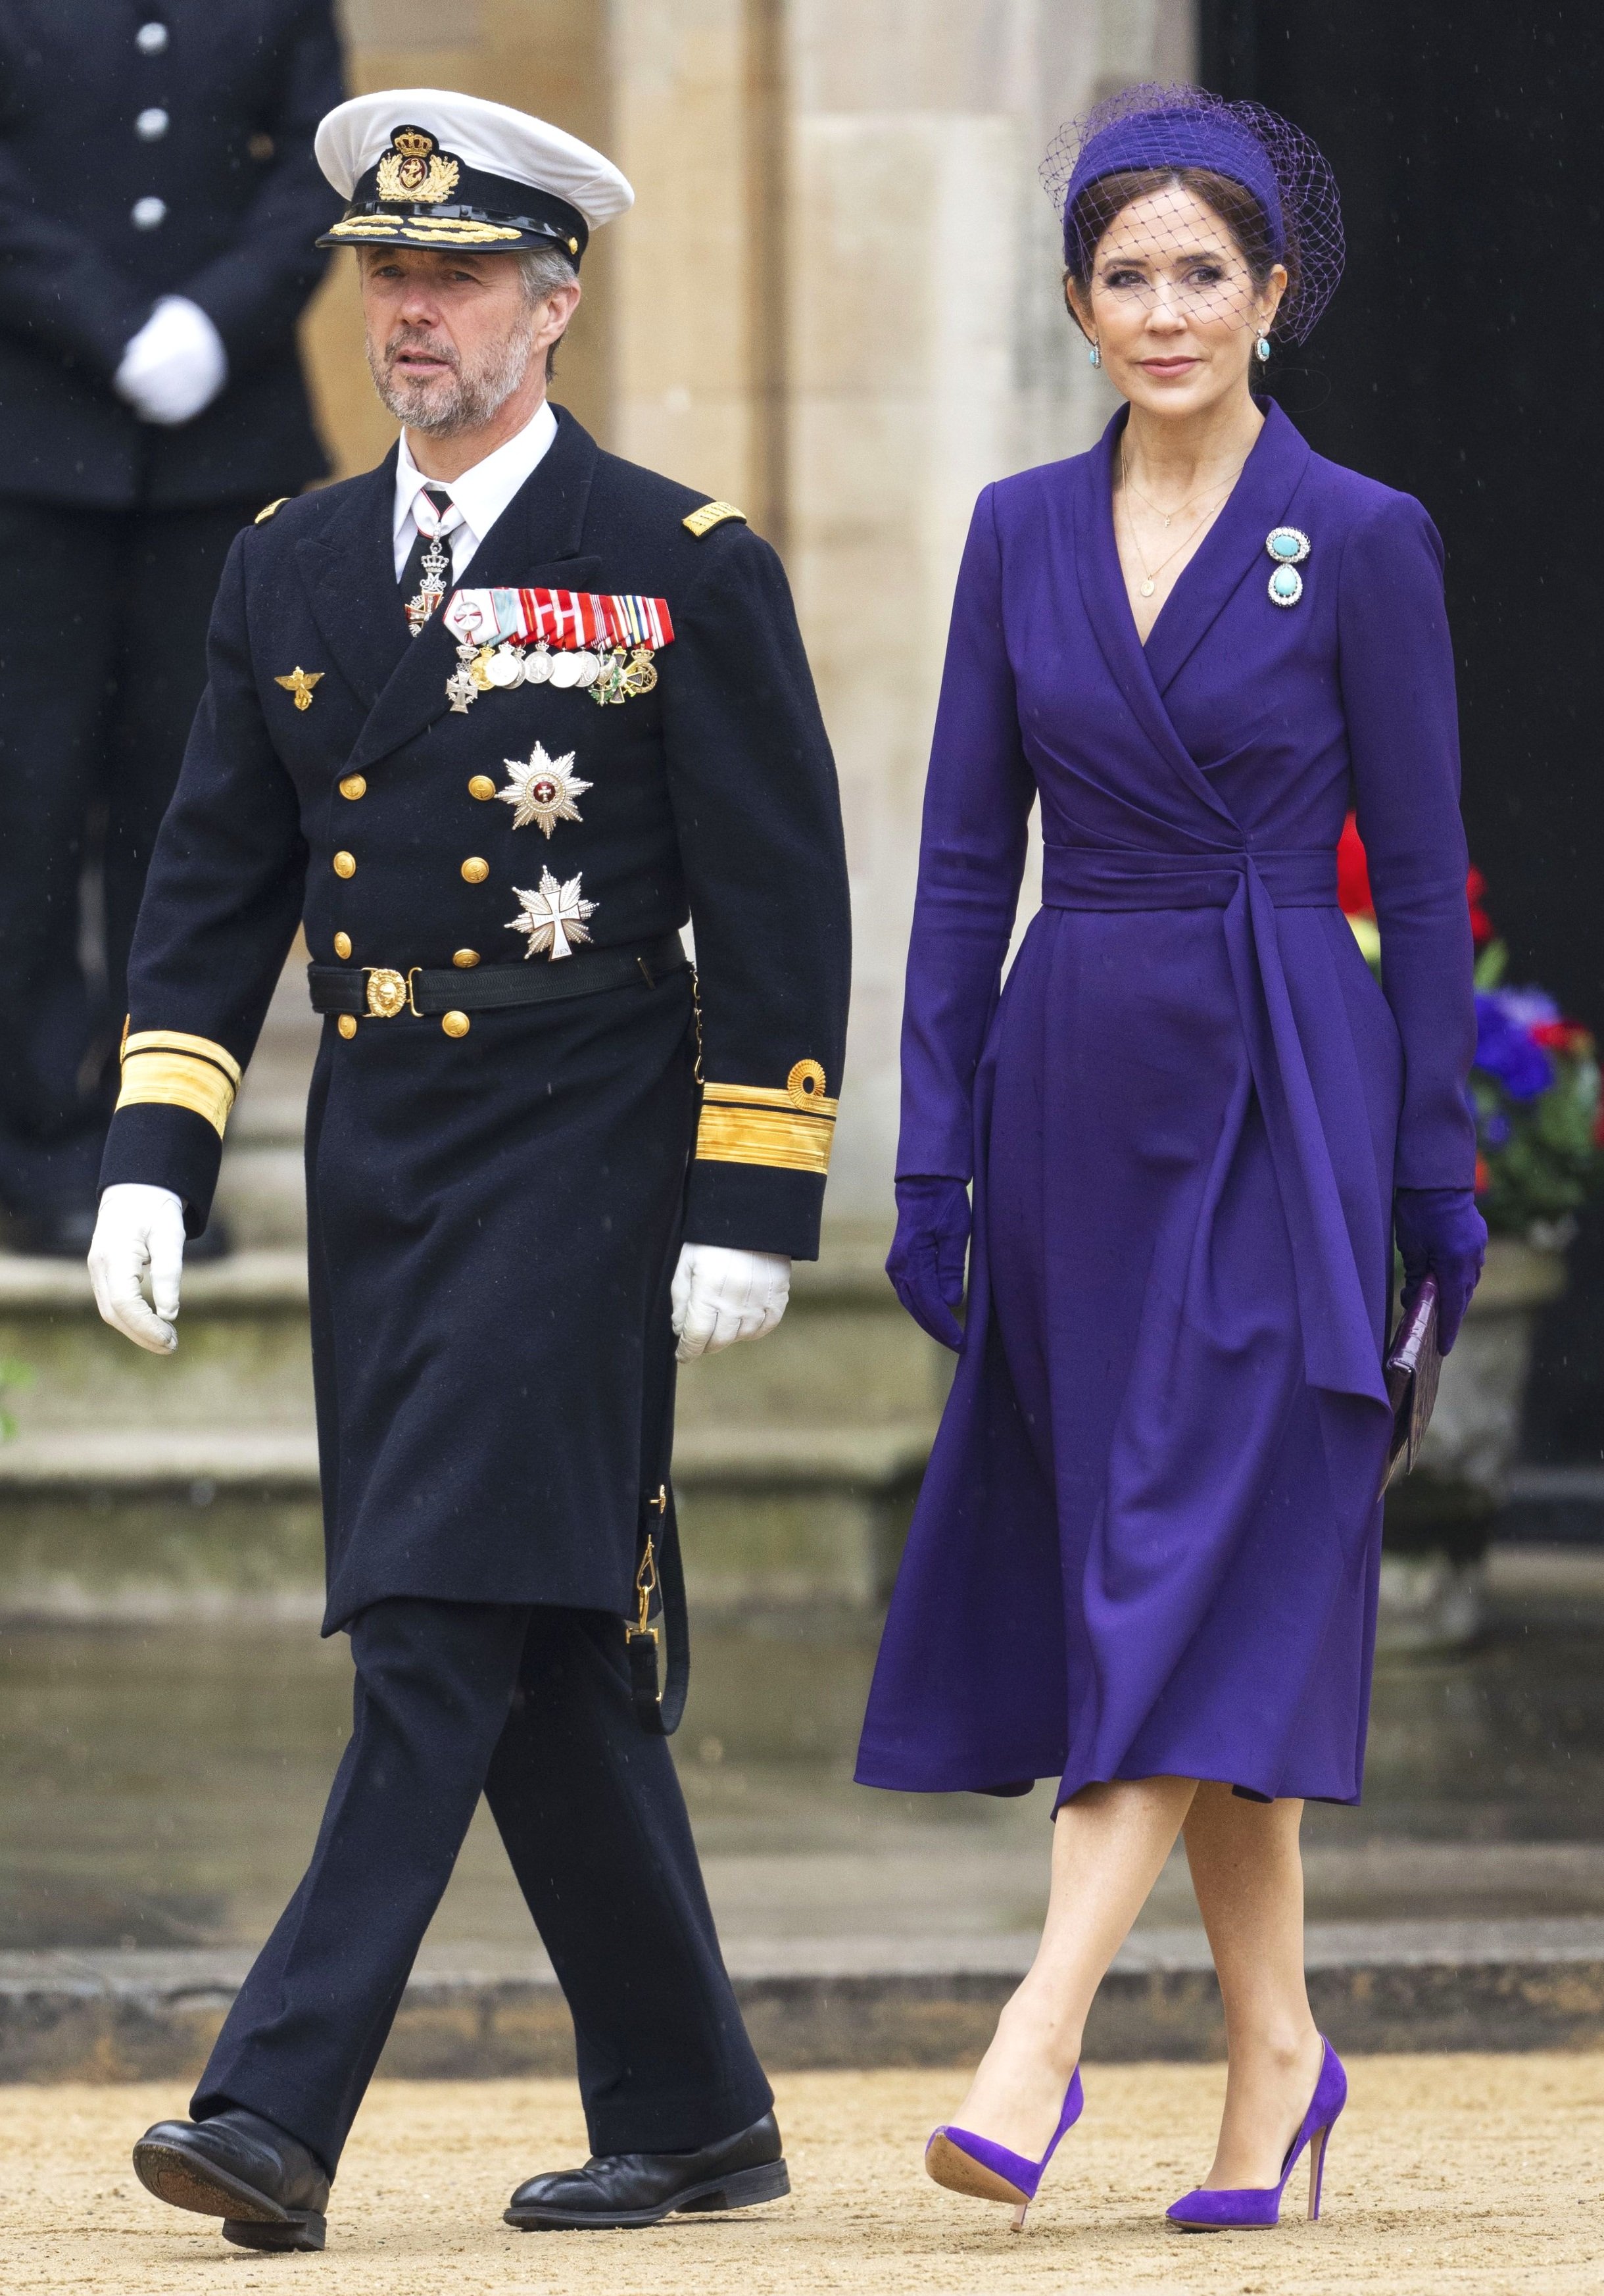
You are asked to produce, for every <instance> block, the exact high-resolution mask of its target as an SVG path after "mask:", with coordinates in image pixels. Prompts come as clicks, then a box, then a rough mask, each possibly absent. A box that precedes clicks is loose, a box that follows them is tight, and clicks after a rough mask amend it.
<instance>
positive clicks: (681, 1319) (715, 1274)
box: [107, 1190, 790, 1363]
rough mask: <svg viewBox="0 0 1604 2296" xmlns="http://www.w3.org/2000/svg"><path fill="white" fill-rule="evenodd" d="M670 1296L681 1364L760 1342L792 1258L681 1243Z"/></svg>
mask: <svg viewBox="0 0 1604 2296" xmlns="http://www.w3.org/2000/svg"><path fill="white" fill-rule="evenodd" d="M107 1193H108V1194H109V1193H110V1190H108V1191H107ZM672 1297H673V1301H674V1330H675V1337H676V1338H677V1339H678V1341H679V1346H678V1347H677V1348H676V1349H675V1354H676V1355H677V1356H678V1357H679V1360H680V1361H681V1363H691V1362H693V1361H694V1359H695V1358H696V1357H698V1356H716V1354H717V1353H718V1351H719V1349H721V1348H727V1347H732V1346H733V1344H734V1342H735V1341H737V1340H760V1339H761V1338H762V1337H763V1334H764V1333H765V1332H772V1331H773V1328H774V1326H775V1324H777V1323H778V1322H779V1321H780V1318H781V1316H783V1315H784V1313H785V1303H786V1301H787V1300H789V1299H790V1260H789V1259H783V1258H782V1256H781V1255H780V1253H778V1252H775V1251H731V1250H729V1248H728V1247H727V1246H726V1245H724V1244H722V1243H686V1244H682V1245H681V1247H680V1256H679V1266H678V1267H676V1268H675V1271H674V1285H673V1293H672Z"/></svg>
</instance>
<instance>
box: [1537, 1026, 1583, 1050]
mask: <svg viewBox="0 0 1604 2296" xmlns="http://www.w3.org/2000/svg"><path fill="white" fill-rule="evenodd" d="M1526 1033H1527V1034H1528V1036H1529V1037H1531V1039H1532V1042H1533V1043H1534V1045H1541V1046H1543V1050H1544V1052H1549V1053H1591V1052H1592V1036H1591V1035H1590V1034H1589V1032H1588V1031H1587V1029H1584V1028H1582V1027H1581V1026H1580V1025H1579V1023H1577V1022H1576V1021H1533V1023H1532V1026H1531V1028H1530V1029H1528V1030H1527V1032H1526Z"/></svg>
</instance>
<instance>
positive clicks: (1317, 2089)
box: [1165, 2036, 1347, 2232]
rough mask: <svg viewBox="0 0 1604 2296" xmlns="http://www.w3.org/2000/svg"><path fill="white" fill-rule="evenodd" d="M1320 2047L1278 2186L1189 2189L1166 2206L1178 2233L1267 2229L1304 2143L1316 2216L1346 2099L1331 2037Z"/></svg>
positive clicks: (1343, 2076)
mask: <svg viewBox="0 0 1604 2296" xmlns="http://www.w3.org/2000/svg"><path fill="white" fill-rule="evenodd" d="M1322 2039H1323V2036H1322ZM1324 2046H1325V2055H1324V2056H1323V2057H1322V2060H1321V2065H1320V2079H1318V2080H1317V2081H1316V2082H1315V2084H1314V2095H1313V2098H1312V2099H1311V2100H1310V2103H1309V2109H1308V2111H1307V2112H1305V2115H1304V2117H1303V2122H1302V2125H1301V2127H1300V2128H1299V2129H1298V2132H1297V2136H1295V2137H1294V2138H1293V2139H1292V2142H1291V2144H1289V2146H1288V2147H1287V2157H1286V2159H1285V2160H1284V2161H1282V2162H1281V2182H1280V2184H1279V2185H1250V2186H1248V2188H1247V2189H1246V2190H1244V2191H1240V2192H1210V2191H1209V2190H1208V2189H1207V2186H1205V2185H1199V2187H1198V2189H1197V2191H1196V2192H1195V2193H1188V2194H1186V2195H1185V2196H1184V2198H1183V2199H1181V2200H1178V2201H1176V2202H1174V2205H1173V2206H1172V2207H1170V2208H1168V2209H1166V2211H1165V2214H1166V2216H1167V2217H1168V2218H1169V2220H1170V2222H1171V2224H1173V2225H1174V2226H1177V2228H1178V2229H1179V2230H1180V2231H1182V2232H1267V2231H1268V2230H1269V2229H1270V2227H1271V2226H1273V2225H1277V2224H1279V2223H1280V2222H1281V2194H1283V2193H1284V2192H1285V2191H1286V2189H1287V2179H1288V2178H1289V2177H1290V2176H1291V2174H1292V2171H1293V2169H1296V2168H1297V2162H1298V2159H1299V2156H1300V2155H1301V2153H1303V2151H1304V2148H1305V2145H1306V2146H1307V2147H1308V2153H1309V2216H1310V2219H1311V2221H1313V2218H1316V2217H1318V2216H1319V2214H1320V2187H1321V2183H1322V2178H1323V2177H1324V2175H1325V2154H1326V2145H1327V2143H1328V2141H1329V2140H1330V2134H1331V2131H1332V2129H1333V2128H1335V2127H1336V2125H1337V2120H1338V2115H1339V2114H1340V2112H1341V2111H1342V2108H1343V2106H1344V2105H1345V2104H1346V2103H1347V2075H1346V2073H1345V2072H1344V2071H1343V2070H1342V2059H1341V2058H1340V2057H1339V2056H1338V2054H1337V2052H1336V2050H1335V2049H1334V2048H1333V2047H1332V2046H1331V2045H1330V2042H1329V2041H1326V2042H1325V2043H1324Z"/></svg>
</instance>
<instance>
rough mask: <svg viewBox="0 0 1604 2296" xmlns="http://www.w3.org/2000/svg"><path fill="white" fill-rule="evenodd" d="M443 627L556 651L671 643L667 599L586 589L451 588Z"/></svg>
mask: <svg viewBox="0 0 1604 2296" xmlns="http://www.w3.org/2000/svg"><path fill="white" fill-rule="evenodd" d="M446 627H447V628H448V629H449V630H451V631H452V632H453V633H454V635H455V636H457V637H459V638H461V639H462V640H463V641H464V642H466V643H467V644H471V645H481V646H483V645H496V644H502V643H503V642H504V641H505V640H507V639H509V638H514V639H520V640H522V641H523V642H524V643H525V644H531V645H532V644H536V643H537V642H538V643H543V644H545V645H547V646H549V647H551V648H552V651H553V652H558V653H576V652H580V651H581V650H582V649H584V648H585V647H592V646H604V647H623V646H649V647H650V648H651V650H652V652H656V651H657V650H658V648H659V646H666V645H672V644H674V622H673V619H672V617H671V616H670V614H669V611H668V601H667V598H643V597H640V596H636V595H634V594H619V595H617V596H612V597H603V596H601V595H600V594H597V593H596V592H594V591H589V590H457V591H454V592H453V594H452V597H451V603H449V605H447V607H446Z"/></svg>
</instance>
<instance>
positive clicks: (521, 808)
mask: <svg viewBox="0 0 1604 2296" xmlns="http://www.w3.org/2000/svg"><path fill="white" fill-rule="evenodd" d="M502 763H503V765H504V766H505V767H506V768H507V771H508V773H509V774H510V775H511V780H510V781H509V783H508V784H507V786H506V788H505V789H503V790H497V791H496V792H495V794H496V796H497V797H498V798H500V799H501V800H502V803H503V805H510V806H511V808H513V812H512V826H513V828H514V829H528V826H529V824H530V823H531V822H533V823H535V824H536V827H538V828H539V829H540V830H541V831H542V832H544V835H546V836H547V837H549V836H550V835H551V833H552V830H553V829H555V828H556V826H557V824H558V823H559V822H560V821H577V820H578V819H579V818H580V813H579V808H578V807H577V805H576V804H575V803H574V799H576V798H577V797H580V796H582V795H583V794H584V792H585V791H586V790H587V789H589V788H590V787H591V783H589V782H582V781H581V780H580V778H579V776H578V775H577V774H576V773H575V772H574V771H573V763H574V752H573V751H572V750H569V753H568V755H567V757H565V758H548V757H547V755H546V753H545V751H544V750H543V749H542V747H541V745H540V743H539V742H536V744H535V747H534V748H533V749H532V750H530V752H529V762H528V765H527V766H526V765H520V762H519V760H518V759H517V758H503V759H502Z"/></svg>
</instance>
